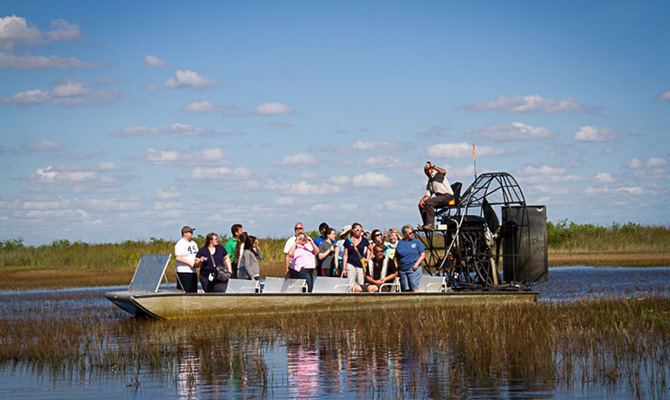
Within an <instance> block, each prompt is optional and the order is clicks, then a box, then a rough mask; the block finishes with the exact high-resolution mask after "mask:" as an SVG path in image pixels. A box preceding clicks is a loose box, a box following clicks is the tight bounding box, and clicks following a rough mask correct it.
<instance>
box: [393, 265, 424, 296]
mask: <svg viewBox="0 0 670 400" xmlns="http://www.w3.org/2000/svg"><path fill="white" fill-rule="evenodd" d="M398 272H399V275H400V287H401V288H402V291H403V292H409V291H411V290H419V283H420V282H421V276H422V275H423V269H422V268H421V266H420V265H419V268H417V269H416V271H414V270H413V269H412V268H410V269H408V270H406V271H403V270H401V271H398Z"/></svg>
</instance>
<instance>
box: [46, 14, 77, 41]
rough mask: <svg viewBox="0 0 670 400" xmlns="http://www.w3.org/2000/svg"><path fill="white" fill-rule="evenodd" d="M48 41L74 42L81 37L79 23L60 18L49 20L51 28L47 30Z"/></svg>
mask: <svg viewBox="0 0 670 400" xmlns="http://www.w3.org/2000/svg"><path fill="white" fill-rule="evenodd" d="M47 36H48V38H49V41H50V42H70V43H72V42H76V41H78V40H79V39H81V34H80V33H79V25H75V24H70V23H68V22H67V21H65V20H62V19H54V20H52V21H51V29H50V30H49V32H47Z"/></svg>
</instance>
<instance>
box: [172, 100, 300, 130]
mask: <svg viewBox="0 0 670 400" xmlns="http://www.w3.org/2000/svg"><path fill="white" fill-rule="evenodd" d="M182 110H183V111H186V112H192V113H208V112H220V113H222V114H223V115H225V116H227V117H247V116H253V115H262V116H265V115H280V114H295V110H294V109H292V108H291V107H289V106H287V105H285V104H282V103H265V104H261V105H260V106H258V107H256V108H255V109H253V110H250V111H244V110H240V109H238V108H236V107H234V106H227V105H219V104H214V103H212V102H210V101H209V100H204V101H195V102H193V103H189V104H188V105H187V106H185V107H182ZM290 126H292V124H290Z"/></svg>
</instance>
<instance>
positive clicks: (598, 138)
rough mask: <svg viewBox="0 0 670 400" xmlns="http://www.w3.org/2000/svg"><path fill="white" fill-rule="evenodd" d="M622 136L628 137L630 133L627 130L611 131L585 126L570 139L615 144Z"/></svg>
mask: <svg viewBox="0 0 670 400" xmlns="http://www.w3.org/2000/svg"><path fill="white" fill-rule="evenodd" d="M622 136H630V132H629V131H627V130H620V129H616V130H613V129H605V128H598V127H596V126H591V125H585V126H582V127H581V128H579V130H578V131H577V132H576V133H575V134H574V136H573V137H572V139H573V140H576V141H578V142H615V141H617V140H619V139H621V137H622Z"/></svg>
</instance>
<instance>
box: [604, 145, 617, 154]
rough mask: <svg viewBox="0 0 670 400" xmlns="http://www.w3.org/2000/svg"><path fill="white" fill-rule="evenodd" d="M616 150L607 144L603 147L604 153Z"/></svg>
mask: <svg viewBox="0 0 670 400" xmlns="http://www.w3.org/2000/svg"><path fill="white" fill-rule="evenodd" d="M614 150H615V149H614V147H609V146H606V147H604V148H603V153H605V154H612V153H614Z"/></svg>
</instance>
